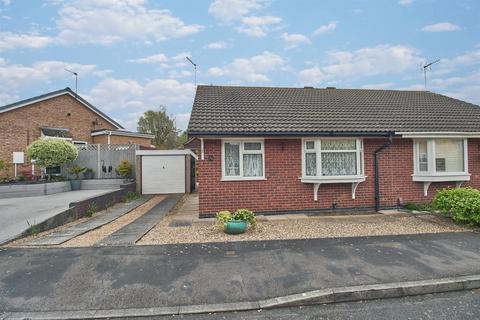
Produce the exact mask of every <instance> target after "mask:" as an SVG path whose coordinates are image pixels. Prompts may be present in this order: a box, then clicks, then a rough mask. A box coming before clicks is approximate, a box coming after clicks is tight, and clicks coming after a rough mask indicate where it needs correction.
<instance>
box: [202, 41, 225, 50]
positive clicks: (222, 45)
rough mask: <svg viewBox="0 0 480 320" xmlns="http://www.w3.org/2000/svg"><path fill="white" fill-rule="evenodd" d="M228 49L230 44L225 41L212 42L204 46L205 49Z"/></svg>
mask: <svg viewBox="0 0 480 320" xmlns="http://www.w3.org/2000/svg"><path fill="white" fill-rule="evenodd" d="M227 47H228V43H227V42H225V41H217V42H210V43H209V44H207V45H205V46H204V48H205V49H226V48H227Z"/></svg>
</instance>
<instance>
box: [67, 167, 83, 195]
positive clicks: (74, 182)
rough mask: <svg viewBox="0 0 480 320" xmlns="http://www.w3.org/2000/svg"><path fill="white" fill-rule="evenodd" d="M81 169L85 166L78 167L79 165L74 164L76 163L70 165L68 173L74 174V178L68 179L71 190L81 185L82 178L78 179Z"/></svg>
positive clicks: (78, 188)
mask: <svg viewBox="0 0 480 320" xmlns="http://www.w3.org/2000/svg"><path fill="white" fill-rule="evenodd" d="M83 171H85V168H84V167H80V166H79V165H76V164H75V165H73V166H71V167H70V170H69V172H70V174H73V175H75V179H74V180H70V186H71V188H72V190H80V188H81V186H82V180H80V173H82V172H83Z"/></svg>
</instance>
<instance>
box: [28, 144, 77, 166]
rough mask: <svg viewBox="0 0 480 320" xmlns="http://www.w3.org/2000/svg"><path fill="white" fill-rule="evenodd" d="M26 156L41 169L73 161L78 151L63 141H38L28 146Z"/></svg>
mask: <svg viewBox="0 0 480 320" xmlns="http://www.w3.org/2000/svg"><path fill="white" fill-rule="evenodd" d="M27 154H28V156H29V157H30V159H34V160H35V161H36V162H35V164H37V165H39V166H41V167H54V166H61V165H63V164H65V163H67V162H71V161H73V160H75V159H76V158H77V156H78V150H77V148H76V147H75V146H74V145H73V144H71V143H70V142H67V141H65V140H61V139H39V140H36V141H34V142H32V144H30V145H29V146H28V148H27Z"/></svg>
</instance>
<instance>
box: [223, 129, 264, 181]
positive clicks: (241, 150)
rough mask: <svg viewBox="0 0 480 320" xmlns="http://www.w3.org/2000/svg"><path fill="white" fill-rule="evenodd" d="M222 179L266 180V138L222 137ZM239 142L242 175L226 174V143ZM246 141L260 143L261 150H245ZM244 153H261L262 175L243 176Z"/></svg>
mask: <svg viewBox="0 0 480 320" xmlns="http://www.w3.org/2000/svg"><path fill="white" fill-rule="evenodd" d="M221 141H222V181H239V180H250V181H251V180H266V178H265V141H264V139H253V138H252V139H250V138H230V139H222V140H221ZM226 143H231V144H239V146H240V148H239V157H240V159H239V161H240V175H238V176H226V175H225V144H226ZM245 143H260V146H261V150H244V144H245ZM244 154H261V155H262V173H263V175H262V176H258V177H244V176H243V174H244V173H243V155H244Z"/></svg>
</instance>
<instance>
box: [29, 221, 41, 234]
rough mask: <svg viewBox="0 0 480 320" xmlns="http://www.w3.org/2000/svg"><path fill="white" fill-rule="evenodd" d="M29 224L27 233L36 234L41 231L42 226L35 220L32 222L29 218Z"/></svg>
mask: <svg viewBox="0 0 480 320" xmlns="http://www.w3.org/2000/svg"><path fill="white" fill-rule="evenodd" d="M27 225H28V228H27V234H28V235H29V236H36V235H37V234H39V233H40V228H39V227H38V225H37V224H36V223H35V221H34V222H33V223H30V221H28V220H27Z"/></svg>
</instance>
